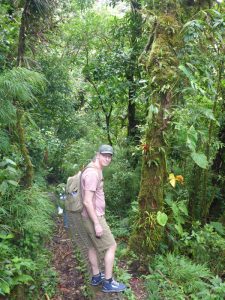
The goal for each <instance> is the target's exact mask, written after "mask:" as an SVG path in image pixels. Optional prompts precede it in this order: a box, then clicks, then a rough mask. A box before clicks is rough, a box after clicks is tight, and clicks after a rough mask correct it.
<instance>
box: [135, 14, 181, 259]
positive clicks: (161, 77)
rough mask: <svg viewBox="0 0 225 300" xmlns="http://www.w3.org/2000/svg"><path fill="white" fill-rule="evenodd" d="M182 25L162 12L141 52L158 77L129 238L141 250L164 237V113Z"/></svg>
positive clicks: (174, 78)
mask: <svg viewBox="0 0 225 300" xmlns="http://www.w3.org/2000/svg"><path fill="white" fill-rule="evenodd" d="M171 28H172V30H171ZM179 28H180V26H179V24H178V22H177V20H176V18H175V11H169V12H168V11H167V12H165V13H164V14H161V15H160V16H159V17H158V18H157V20H156V22H154V24H153V33H152V34H153V36H151V37H150V38H149V41H151V43H149V45H148V46H147V49H149V55H148V57H147V58H144V54H142V57H141V59H142V63H143V64H145V66H146V69H147V71H148V72H149V77H150V80H151V81H152V78H155V80H154V82H153V83H152V84H151V88H152V91H154V92H153V93H152V95H153V96H152V99H151V100H152V101H151V102H152V103H151V109H150V111H149V115H148V117H147V125H148V126H147V130H146V135H145V143H144V144H143V145H142V148H143V162H142V174H141V185H140V191H139V196H138V202H139V214H138V216H137V220H136V223H135V225H134V231H133V234H132V236H131V238H130V247H131V249H133V250H134V251H137V250H138V252H139V253H140V252H142V253H150V252H154V251H156V250H157V247H158V245H159V242H160V240H161V239H162V236H163V227H161V226H160V225H158V223H157V220H156V216H157V212H158V211H162V210H163V197H164V184H165V181H166V177H167V176H166V173H167V172H166V161H165V147H166V145H165V141H164V131H165V130H166V128H167V125H168V122H169V119H168V118H167V117H166V115H165V112H166V111H167V114H168V111H169V109H170V106H171V103H172V93H173V88H174V86H175V83H176V82H177V67H178V60H177V55H176V53H175V51H174V49H175V48H176V47H177V44H179V39H177V37H178V31H179ZM144 59H145V60H144ZM164 87H166V88H165V90H164V89H163V88H164Z"/></svg>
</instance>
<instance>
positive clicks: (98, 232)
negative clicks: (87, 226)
mask: <svg viewBox="0 0 225 300" xmlns="http://www.w3.org/2000/svg"><path fill="white" fill-rule="evenodd" d="M94 226H95V235H96V237H98V238H100V237H101V236H102V235H103V228H102V226H101V225H100V224H99V223H96V224H94Z"/></svg>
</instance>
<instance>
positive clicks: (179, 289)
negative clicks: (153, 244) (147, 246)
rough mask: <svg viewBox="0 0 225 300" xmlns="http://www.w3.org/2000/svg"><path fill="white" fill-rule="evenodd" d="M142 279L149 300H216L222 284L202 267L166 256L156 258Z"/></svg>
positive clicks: (218, 297) (222, 289)
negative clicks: (143, 279)
mask: <svg viewBox="0 0 225 300" xmlns="http://www.w3.org/2000/svg"><path fill="white" fill-rule="evenodd" d="M150 271H151V274H150V275H147V276H146V277H145V279H146V287H147V291H148V295H149V299H151V300H158V299H167V300H170V299H171V300H172V299H176V300H179V299H180V300H183V299H193V300H201V299H202V300H203V299H204V300H212V299H214V300H220V299H223V295H224V289H225V284H224V283H222V280H221V279H220V278H219V277H214V276H213V275H212V273H211V272H210V270H209V269H208V268H207V267H205V266H204V265H200V264H194V263H193V262H191V261H190V260H189V259H188V258H185V257H182V256H175V255H173V254H168V255H166V256H165V257H164V256H162V255H157V256H155V258H154V261H153V263H152V265H151V267H150Z"/></svg>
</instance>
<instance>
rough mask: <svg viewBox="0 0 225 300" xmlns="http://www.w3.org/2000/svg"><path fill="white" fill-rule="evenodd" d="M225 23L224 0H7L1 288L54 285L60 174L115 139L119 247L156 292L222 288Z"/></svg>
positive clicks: (9, 291)
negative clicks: (144, 269) (55, 197)
mask: <svg viewBox="0 0 225 300" xmlns="http://www.w3.org/2000/svg"><path fill="white" fill-rule="evenodd" d="M224 25H225V7H224V2H221V3H218V2H217V1H185V0H183V1H172V0H171V1H170V0H167V1H161V0H157V1H156V0H155V1H152V0H142V1H141V0H126V1H117V0H114V1H108V5H104V4H100V3H99V2H98V3H97V1H91V0H86V1H78V0H77V1H76V0H70V1H69V0H64V1H47V0H26V1H11V0H3V1H1V3H0V42H1V48H0V140H1V143H0V252H1V257H0V295H10V297H11V298H10V299H17V298H18V297H20V298H21V297H22V298H21V299H40V297H42V296H43V295H44V294H45V293H47V295H48V296H51V295H53V294H54V292H55V291H54V289H55V284H56V276H57V275H56V274H55V272H54V271H53V270H52V269H51V267H49V269H48V270H49V271H48V272H46V265H47V266H50V264H51V263H50V258H51V256H50V254H49V253H48V251H47V250H46V249H45V245H46V243H47V241H48V240H49V238H51V236H52V229H53V228H54V225H53V224H54V222H53V215H54V212H55V207H54V205H53V204H52V203H51V201H50V200H49V195H48V190H49V184H51V185H53V186H54V187H53V189H55V191H56V193H58V192H59V191H62V190H61V188H62V186H63V183H65V182H66V179H67V177H68V176H71V175H72V174H73V173H75V172H77V171H78V170H79V169H81V168H82V167H83V166H84V165H86V164H87V163H88V162H89V161H90V159H91V158H92V157H94V155H95V152H96V150H97V149H98V147H99V145H100V144H102V143H109V144H112V145H113V147H114V149H115V155H114V157H113V161H112V164H111V165H110V167H109V168H108V169H106V170H104V178H105V181H104V184H105V194H106V202H107V213H108V216H109V217H108V219H109V222H110V223H111V224H112V226H113V232H114V233H115V235H116V236H117V237H118V239H119V240H121V241H123V243H121V245H122V246H121V248H119V251H118V252H119V255H118V256H119V258H120V257H123V259H126V258H127V260H128V261H132V260H133V259H135V260H139V259H140V260H141V263H142V264H143V265H149V263H150V271H149V275H147V276H146V278H145V280H146V284H147V290H148V292H149V297H150V298H151V299H185V298H190V299H218V300H220V299H222V298H220V297H222V296H221V295H222V292H223V290H224V284H223V283H222V279H224V268H225V265H224V262H225V253H224V249H225V245H224V243H225V242H224V241H225V236H224V222H225V215H224V208H225V202H224V199H225V188H224V182H225V171H224V170H225V168H224V166H225V152H224V149H225V148H224V144H225V121H224V108H225V103H224V94H225V77H224V61H225V52H224V33H225V32H224V28H225V26H224ZM169 252H171V253H172V254H168V253H169ZM137 253H138V254H139V255H138V256H137ZM155 254H157V255H156V256H155V257H154V255H155ZM117 273H118V274H119V270H117ZM121 276H122V277H123V276H124V278H125V277H126V276H127V275H126V274H122V275H121ZM216 276H220V277H221V278H222V279H220V277H216ZM128 277H129V276H128ZM128 277H127V279H126V280H127V281H128ZM210 295H211V296H210ZM127 297H128V298H129V299H133V298H132V297H133V295H132V293H130V294H129V293H127ZM210 297H211V298H210ZM18 299H19V298H18Z"/></svg>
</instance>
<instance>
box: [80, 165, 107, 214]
mask: <svg viewBox="0 0 225 300" xmlns="http://www.w3.org/2000/svg"><path fill="white" fill-rule="evenodd" d="M81 185H82V190H83V193H82V194H83V196H84V191H92V192H94V197H93V206H94V208H95V211H96V215H97V216H103V215H104V214H105V195H104V191H103V176H102V171H100V170H97V169H96V168H94V167H90V168H87V169H86V170H84V172H83V174H82V178H81ZM81 214H82V216H83V217H88V214H87V210H86V208H84V209H83V211H82V213H81Z"/></svg>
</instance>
